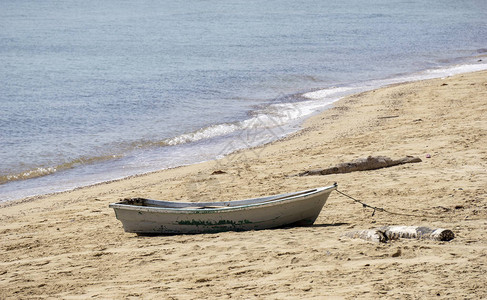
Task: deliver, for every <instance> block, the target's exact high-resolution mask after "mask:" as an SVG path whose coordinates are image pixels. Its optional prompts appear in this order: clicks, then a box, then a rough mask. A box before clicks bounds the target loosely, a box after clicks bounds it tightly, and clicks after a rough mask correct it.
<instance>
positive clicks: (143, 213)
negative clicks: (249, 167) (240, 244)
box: [110, 185, 336, 234]
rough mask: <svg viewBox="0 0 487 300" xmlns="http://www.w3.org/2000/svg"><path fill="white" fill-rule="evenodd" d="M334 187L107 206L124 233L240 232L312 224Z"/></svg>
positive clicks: (143, 200)
mask: <svg viewBox="0 0 487 300" xmlns="http://www.w3.org/2000/svg"><path fill="white" fill-rule="evenodd" d="M335 188H336V185H333V186H328V187H321V188H316V189H311V190H306V191H301V192H296V193H288V194H282V195H276V196H270V197H263V198H254V199H247V200H239V201H227V202H205V203H202V202H200V203H193V202H170V201H159V200H150V199H143V198H132V199H125V200H123V201H121V202H118V203H112V204H110V207H111V208H113V209H114V211H115V214H116V217H117V219H119V220H120V221H121V222H122V224H123V228H124V230H125V231H126V232H133V233H138V234H183V233H208V232H222V231H243V230H260V229H268V228H277V227H283V226H309V225H312V224H313V223H314V221H315V220H316V218H317V217H318V215H319V214H320V212H321V209H322V208H323V205H325V203H326V200H327V199H328V196H329V195H330V193H331V192H332V191H333V190H334V189H335Z"/></svg>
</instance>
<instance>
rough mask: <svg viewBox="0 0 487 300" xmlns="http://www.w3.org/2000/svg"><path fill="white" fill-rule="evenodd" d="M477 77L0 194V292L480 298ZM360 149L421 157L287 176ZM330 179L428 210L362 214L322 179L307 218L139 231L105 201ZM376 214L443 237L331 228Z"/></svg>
mask: <svg viewBox="0 0 487 300" xmlns="http://www.w3.org/2000/svg"><path fill="white" fill-rule="evenodd" d="M485 78H487V71H480V72H474V73H466V74H461V75H455V76H452V77H447V78H438V79H430V80H422V81H417V82H409V83H400V84H394V85H391V86H387V87H383V88H380V89H377V90H371V91H366V92H362V93H359V94H354V95H351V96H347V97H345V98H343V99H340V100H339V101H337V102H335V103H334V104H333V107H332V108H330V109H327V110H325V111H323V112H321V113H319V114H317V115H315V116H312V117H311V118H309V119H307V120H306V121H305V122H304V124H303V129H301V130H300V131H298V132H296V133H293V134H291V135H289V136H287V137H284V138H282V139H280V140H277V141H274V142H271V143H269V144H266V145H262V146H258V147H255V148H251V149H243V150H238V151H237V152H235V153H232V154H230V155H227V156H225V157H224V158H222V159H219V160H214V161H207V162H203V163H199V164H195V165H188V166H182V167H177V168H173V169H166V170H162V171H155V172H151V173H148V174H143V175H134V176H131V177H130V178H127V179H120V180H115V181H111V182H104V183H99V184H95V185H92V186H89V187H81V188H77V189H75V190H72V191H66V192H60V193H56V194H51V195H42V196H39V197H36V198H35V199H33V200H31V201H28V200H27V199H28V198H27V199H24V202H17V201H21V200H13V201H8V203H11V202H14V201H15V202H16V203H15V204H9V205H3V203H1V204H0V220H2V221H3V222H2V224H1V225H0V232H1V233H2V235H3V236H4V238H3V239H2V241H1V242H0V247H1V248H2V249H3V250H4V255H3V256H2V259H1V260H0V274H2V277H3V279H2V280H0V298H13V299H15V298H29V297H52V298H63V297H74V296H76V297H83V298H86V297H94V298H120V297H148V298H152V297H154V298H155V297H165V298H170V297H175V298H178V299H179V298H180V299H192V298H202V297H216V296H218V297H222V298H241V297H246V298H269V297H270V298H276V299H277V298H279V299H284V298H287V299H292V298H308V299H309V298H320V297H323V296H330V297H335V298H343V299H351V298H354V297H361V298H363V297H366V298H367V297H370V298H373V297H379V298H391V297H392V298H394V297H396V298H401V297H412V298H421V297H426V298H429V297H437V298H462V297H472V296H473V295H474V297H475V298H482V297H487V289H486V288H485V287H484V284H483V281H482V279H481V278H483V277H482V274H484V273H485V272H486V271H487V265H486V264H485V262H484V261H483V256H484V255H487V246H486V245H487V238H486V237H485V235H484V231H485V226H486V225H487V223H485V219H486V218H487V200H486V198H485V195H487V190H486V187H485V183H486V182H487V175H486V174H485V169H486V163H485V159H486V157H487V156H486V155H487V152H486V150H485V149H487V141H486V140H487V139H486V138H485V132H486V129H487V128H486V124H485V118H486V116H487V107H486V106H485V105H486V104H485V99H486V98H487V79H485ZM391 116H394V117H391ZM427 154H428V155H429V156H430V158H426V155H427ZM368 155H385V156H389V157H391V158H398V157H402V156H405V155H413V156H418V157H420V158H421V159H422V160H423V161H422V162H421V163H418V164H411V165H402V166H396V167H392V168H385V169H379V170H373V171H364V172H354V173H348V174H337V175H328V176H308V177H293V176H292V175H295V174H298V173H300V172H302V171H306V170H310V169H317V168H323V167H329V166H333V165H335V164H337V163H341V162H347V161H350V160H352V159H356V158H361V157H367V156H368ZM214 171H223V172H224V173H222V174H213V172H214ZM333 182H338V186H339V188H340V189H341V190H343V191H344V192H346V193H348V194H351V195H353V196H354V197H357V198H358V199H362V200H363V201H364V202H366V203H368V204H370V205H374V206H378V207H385V208H387V209H388V210H391V211H395V212H411V213H417V214H420V213H428V215H434V216H436V217H435V218H433V219H432V218H426V217H423V218H414V217H406V216H400V215H390V214H386V213H382V212H377V213H376V214H375V215H372V211H370V210H364V209H362V207H360V206H359V205H356V204H354V203H351V202H350V201H349V200H348V199H346V198H344V197H340V196H339V195H338V194H337V193H332V195H330V198H329V200H328V202H327V204H326V205H325V207H324V208H323V210H322V212H321V214H320V216H319V218H318V220H317V221H316V223H315V225H314V226H312V227H303V228H290V229H275V230H263V231H255V232H241V233H234V232H226V233H220V234H204V235H190V236H187V235H186V236H159V237H150V238H147V237H144V238H142V237H137V236H135V235H134V234H128V233H124V232H123V229H122V226H121V223H120V222H119V221H118V220H116V219H115V216H114V213H113V211H111V210H110V209H109V208H108V204H109V203H112V202H116V201H117V200H118V199H120V198H125V197H137V196H141V197H147V198H153V199H162V200H174V201H193V202H203V201H218V200H219V199H221V198H225V200H237V199H244V198H250V197H259V196H265V195H272V194H277V193H283V192H292V191H297V190H302V189H307V188H313V187H317V186H325V185H329V184H331V183H333ZM381 225H422V226H429V227H442V228H448V229H451V230H453V231H454V233H455V235H456V237H455V239H454V240H452V241H451V242H448V243H445V242H434V241H418V240H399V241H396V242H391V243H388V244H374V243H370V242H365V241H361V240H348V239H343V238H341V234H342V233H344V232H346V231H351V230H359V229H368V228H374V227H378V226H381ZM397 253H399V254H397ZM255 277H259V278H261V280H259V281H255ZM411 286H416V287H417V288H416V289H414V290H411V289H410V287H411Z"/></svg>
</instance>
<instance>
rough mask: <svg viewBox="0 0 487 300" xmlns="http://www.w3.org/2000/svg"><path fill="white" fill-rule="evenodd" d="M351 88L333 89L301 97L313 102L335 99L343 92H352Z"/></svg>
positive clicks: (309, 93)
mask: <svg viewBox="0 0 487 300" xmlns="http://www.w3.org/2000/svg"><path fill="white" fill-rule="evenodd" d="M352 89H353V88H352V87H333V88H327V89H323V90H318V91H314V92H308V93H305V94H303V97H306V98H308V99H313V100H323V99H329V98H333V97H337V96H339V95H341V94H343V93H345V92H348V91H350V90H352Z"/></svg>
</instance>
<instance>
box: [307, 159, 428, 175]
mask: <svg viewBox="0 0 487 300" xmlns="http://www.w3.org/2000/svg"><path fill="white" fill-rule="evenodd" d="M417 162H421V159H420V158H419V157H413V156H406V157H404V158H400V159H391V158H389V157H387V156H369V157H367V158H359V159H356V160H353V161H351V162H347V163H341V164H338V165H336V166H334V167H331V168H327V169H317V170H309V171H305V172H303V173H300V174H298V175H299V176H309V175H329V174H338V173H350V172H355V171H366V170H375V169H381V168H387V167H392V166H397V165H402V164H408V163H417Z"/></svg>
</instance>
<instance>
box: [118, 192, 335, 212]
mask: <svg viewBox="0 0 487 300" xmlns="http://www.w3.org/2000/svg"><path fill="white" fill-rule="evenodd" d="M336 187H337V186H336V185H332V186H326V187H320V188H315V189H310V190H303V191H299V192H294V193H288V194H280V195H275V196H268V197H262V198H250V199H245V200H237V201H235V202H239V201H252V200H258V199H265V198H271V199H270V200H267V201H262V202H257V203H249V204H243V205H236V206H222V207H218V208H204V207H205V206H216V204H218V203H220V204H222V203H228V202H232V201H226V202H173V201H162V200H151V199H144V200H151V201H161V202H165V203H176V204H178V205H180V204H189V205H193V207H195V206H194V205H198V204H199V205H201V208H193V207H192V208H185V207H157V206H140V205H133V204H125V203H122V202H117V203H111V204H110V205H109V207H110V208H113V209H123V210H133V211H144V212H158V213H161V212H167V213H182V214H202V213H203V214H208V213H221V212H230V211H236V210H242V209H251V208H262V207H269V206H274V205H279V204H281V203H282V202H289V203H291V202H295V201H301V200H303V198H307V197H309V196H314V195H316V194H318V193H321V192H324V191H329V192H330V193H331V192H332V191H333V190H334V189H336ZM286 195H287V196H286ZM272 197H274V199H273V198H272ZM275 198H277V199H275Z"/></svg>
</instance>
